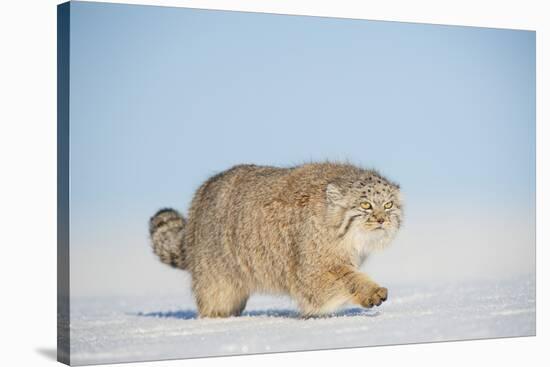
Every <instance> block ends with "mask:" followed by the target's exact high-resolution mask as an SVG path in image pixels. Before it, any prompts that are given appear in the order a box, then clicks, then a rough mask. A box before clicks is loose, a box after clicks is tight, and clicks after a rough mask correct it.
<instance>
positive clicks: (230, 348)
mask: <svg viewBox="0 0 550 367" xmlns="http://www.w3.org/2000/svg"><path fill="white" fill-rule="evenodd" d="M388 288H389V293H390V294H389V299H388V301H386V302H385V303H383V304H382V306H380V307H376V308H374V309H368V310H367V309H362V308H358V307H354V306H350V307H347V308H344V309H342V310H340V311H338V312H336V313H335V314H332V315H330V316H327V317H323V318H315V319H301V318H300V317H299V314H298V313H297V310H296V307H295V305H294V304H293V302H292V301H291V300H290V299H288V298H286V297H273V296H264V295H258V296H253V297H252V298H251V299H250V300H249V302H248V305H247V307H246V310H245V312H244V314H243V315H242V316H240V317H231V318H227V319H198V318H197V314H196V311H195V305H194V301H193V298H192V296H191V294H190V292H188V291H186V290H185V289H183V290H182V292H184V293H178V294H175V295H165V296H162V297H158V296H156V297H152V296H128V297H119V296H117V297H94V298H84V297H80V298H73V299H72V302H71V324H70V327H71V340H70V341H71V363H72V364H78V365H82V364H96V363H114V362H126V361H146V360H155V359H174V358H190V357H204V356H220V355H235V354H247V353H266V352H281V351H298V350H314V349H326V348H344V347H360V346H372V345H388V344H402V343H418V342H435V341H448V340H460V339H479V338H496V337H511V336H527V335H534V334H535V282H534V277H533V276H526V277H522V278H517V279H514V280H509V281H500V282H487V281H485V282H477V283H474V282H470V283H463V284H460V285H456V284H454V285H444V286H429V287H428V286H423V287H418V286H391V285H390V286H388Z"/></svg>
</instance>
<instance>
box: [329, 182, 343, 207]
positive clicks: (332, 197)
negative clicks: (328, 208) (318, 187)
mask: <svg viewBox="0 0 550 367" xmlns="http://www.w3.org/2000/svg"><path fill="white" fill-rule="evenodd" d="M326 193H327V202H329V203H330V204H339V203H341V202H342V200H343V199H344V195H342V192H341V191H340V188H339V187H338V186H336V185H335V184H333V183H329V184H328V185H327V190H326Z"/></svg>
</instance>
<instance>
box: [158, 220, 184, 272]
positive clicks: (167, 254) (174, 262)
mask: <svg viewBox="0 0 550 367" xmlns="http://www.w3.org/2000/svg"><path fill="white" fill-rule="evenodd" d="M185 224H186V222H185V218H184V217H183V216H182V215H181V214H180V213H178V212H177V211H175V210H173V209H161V210H159V211H158V212H157V213H156V214H155V215H153V217H151V219H150V220H149V234H150V236H151V242H152V247H153V252H154V253H155V254H157V256H158V257H159V258H160V261H162V262H163V263H165V264H168V265H171V266H173V267H177V268H181V269H185V243H184V242H185Z"/></svg>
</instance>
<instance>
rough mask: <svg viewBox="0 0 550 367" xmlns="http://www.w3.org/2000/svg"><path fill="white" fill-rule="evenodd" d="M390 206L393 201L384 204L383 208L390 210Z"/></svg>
mask: <svg viewBox="0 0 550 367" xmlns="http://www.w3.org/2000/svg"><path fill="white" fill-rule="evenodd" d="M392 206H393V201H388V202H387V203H386V204H384V208H386V209H391V207H392Z"/></svg>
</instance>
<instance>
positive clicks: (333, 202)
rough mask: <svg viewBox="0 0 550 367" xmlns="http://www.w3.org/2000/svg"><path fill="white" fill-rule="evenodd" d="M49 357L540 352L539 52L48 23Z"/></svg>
mask: <svg viewBox="0 0 550 367" xmlns="http://www.w3.org/2000/svg"><path fill="white" fill-rule="evenodd" d="M58 234H59V236H58V356H59V360H60V361H62V362H64V363H70V364H74V365H84V364H100V363H114V362H130V361H147V360H156V359H174V358H192V357H207V356H221V355H236V354H252V353H270V352H281V351H303V350H318V349H327V348H347V347H364V346H378V345H388V344H402V343H421V342H434V341H453V340H464V339H483V338H501V337H517V336H531V335H535V309H536V308H535V32H533V31H523V30H508V29H490V28H476V27H461V26H446V25H431V24H412V23H399V22H389V21H369V20H358V19H337V18H327V17H313V16H293V15H278V14H263V13H246V12H235V11H218V10H201V9H188V8H174V7H155V6H136V5H120V4H108V3H91V2H89V3H88V2H74V1H73V2H69V3H65V4H62V5H59V7H58Z"/></svg>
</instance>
